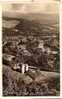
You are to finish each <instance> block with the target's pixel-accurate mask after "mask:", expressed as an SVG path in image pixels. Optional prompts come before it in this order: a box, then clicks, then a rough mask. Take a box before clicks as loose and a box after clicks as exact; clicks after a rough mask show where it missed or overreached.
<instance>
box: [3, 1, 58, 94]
mask: <svg viewBox="0 0 62 99" xmlns="http://www.w3.org/2000/svg"><path fill="white" fill-rule="evenodd" d="M41 1H42V0H41ZM44 1H45V0H44ZM59 5H60V1H59V0H46V2H43V1H42V2H41V3H34V2H33V1H32V3H4V4H2V82H3V83H2V87H3V96H60V38H59V37H60V31H59Z"/></svg>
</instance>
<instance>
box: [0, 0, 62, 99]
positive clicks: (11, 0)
mask: <svg viewBox="0 0 62 99" xmlns="http://www.w3.org/2000/svg"><path fill="white" fill-rule="evenodd" d="M61 1H62V0H61ZM0 2H1V4H2V3H6V2H7V3H31V0H29V2H28V0H16V1H14V0H1V1H0ZM33 3H34V2H33ZM36 3H38V2H36ZM39 3H40V2H39ZM1 4H0V96H1V98H14V97H12V96H11V97H3V96H2V6H1ZM59 26H60V65H61V66H60V96H34V97H33V96H32V97H30V96H26V97H25V96H20V97H19V96H18V97H17V96H16V97H15V98H16V99H18V98H21V99H24V98H25V99H28V98H31V99H32V98H35V99H36V98H43V99H46V98H47V99H48V98H49V99H51V98H60V97H62V77H61V75H62V61H61V59H62V41H61V37H62V33H61V31H62V2H61V4H60V25H59Z"/></svg>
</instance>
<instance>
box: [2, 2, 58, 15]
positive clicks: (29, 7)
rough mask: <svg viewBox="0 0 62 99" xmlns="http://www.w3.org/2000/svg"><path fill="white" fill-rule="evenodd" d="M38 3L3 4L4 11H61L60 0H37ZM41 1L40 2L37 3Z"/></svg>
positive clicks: (18, 12) (27, 12)
mask: <svg viewBox="0 0 62 99" xmlns="http://www.w3.org/2000/svg"><path fill="white" fill-rule="evenodd" d="M35 1H36V3H35V2H34V3H29V4H27V3H21V4H20V3H19V4H13V3H10V4H2V9H3V12H4V13H11V14H14V13H17V14H20V13H23V14H29V13H52V14H54V13H59V0H41V2H40V0H35ZM37 2H40V3H37Z"/></svg>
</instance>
